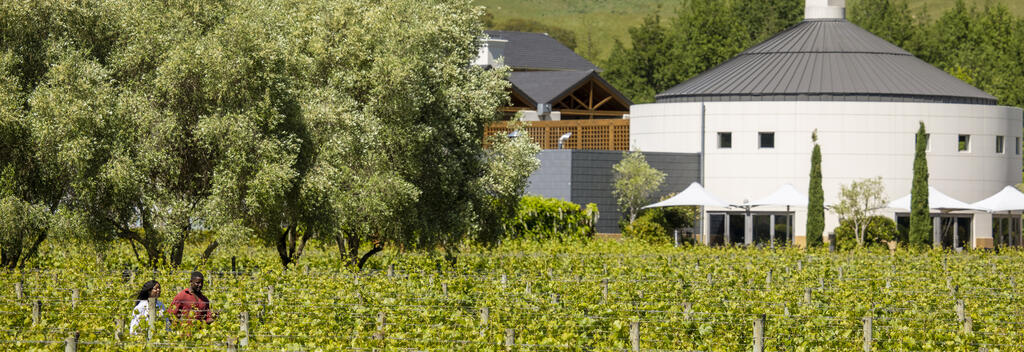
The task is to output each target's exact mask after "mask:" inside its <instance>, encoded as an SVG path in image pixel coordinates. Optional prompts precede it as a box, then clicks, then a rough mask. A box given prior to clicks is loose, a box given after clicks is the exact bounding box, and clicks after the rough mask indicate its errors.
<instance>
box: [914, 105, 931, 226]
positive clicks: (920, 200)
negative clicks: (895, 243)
mask: <svg viewBox="0 0 1024 352" xmlns="http://www.w3.org/2000/svg"><path fill="white" fill-rule="evenodd" d="M925 135H926V134H925V129H924V122H921V123H920V127H918V129H917V136H916V143H915V146H914V150H915V151H914V178H913V181H912V182H911V184H910V234H909V237H910V239H909V241H910V245H913V246H928V245H930V244H931V242H932V219H931V211H930V208H929V207H928V158H927V156H926V155H925V149H926V148H927V146H928V140H927V139H926V138H925Z"/></svg>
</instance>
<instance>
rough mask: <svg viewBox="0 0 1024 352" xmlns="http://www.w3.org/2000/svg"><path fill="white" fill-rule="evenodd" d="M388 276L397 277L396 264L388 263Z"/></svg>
mask: <svg viewBox="0 0 1024 352" xmlns="http://www.w3.org/2000/svg"><path fill="white" fill-rule="evenodd" d="M388 277H395V265H394V264H388Z"/></svg>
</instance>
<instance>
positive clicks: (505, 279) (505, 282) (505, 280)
mask: <svg viewBox="0 0 1024 352" xmlns="http://www.w3.org/2000/svg"><path fill="white" fill-rule="evenodd" d="M505 285H508V275H505V274H501V286H505Z"/></svg>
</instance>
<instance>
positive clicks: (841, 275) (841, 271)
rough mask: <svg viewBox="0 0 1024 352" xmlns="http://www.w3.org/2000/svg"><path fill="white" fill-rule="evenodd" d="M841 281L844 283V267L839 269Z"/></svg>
mask: <svg viewBox="0 0 1024 352" xmlns="http://www.w3.org/2000/svg"><path fill="white" fill-rule="evenodd" d="M839 281H843V267H839Z"/></svg>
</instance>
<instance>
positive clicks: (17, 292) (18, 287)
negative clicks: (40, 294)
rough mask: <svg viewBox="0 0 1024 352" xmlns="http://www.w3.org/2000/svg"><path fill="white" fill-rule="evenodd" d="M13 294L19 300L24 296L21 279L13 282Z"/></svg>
mask: <svg viewBox="0 0 1024 352" xmlns="http://www.w3.org/2000/svg"><path fill="white" fill-rule="evenodd" d="M14 296H16V297H18V299H19V300H20V299H22V298H25V289H24V284H23V283H22V282H21V281H18V282H15V283H14Z"/></svg>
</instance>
